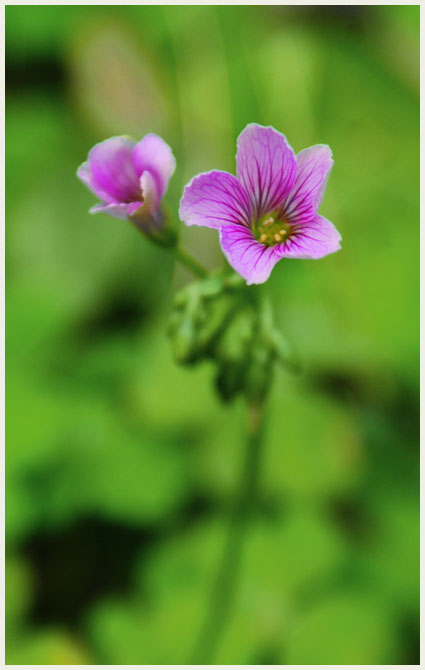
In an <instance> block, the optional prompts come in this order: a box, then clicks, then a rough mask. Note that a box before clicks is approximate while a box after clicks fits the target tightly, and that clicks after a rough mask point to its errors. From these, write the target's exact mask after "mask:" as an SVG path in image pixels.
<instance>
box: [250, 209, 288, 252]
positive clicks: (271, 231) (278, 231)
mask: <svg viewBox="0 0 425 670" xmlns="http://www.w3.org/2000/svg"><path fill="white" fill-rule="evenodd" d="M291 230H292V226H291V224H290V223H288V222H287V221H285V220H284V219H278V218H276V217H275V216H273V215H272V214H267V215H266V216H263V218H262V219H259V221H257V223H254V226H253V233H254V235H255V237H256V238H257V240H258V241H259V242H261V243H262V244H265V245H267V246H268V247H274V246H275V244H280V243H281V242H284V241H285V240H287V239H288V238H289V237H290V235H291Z"/></svg>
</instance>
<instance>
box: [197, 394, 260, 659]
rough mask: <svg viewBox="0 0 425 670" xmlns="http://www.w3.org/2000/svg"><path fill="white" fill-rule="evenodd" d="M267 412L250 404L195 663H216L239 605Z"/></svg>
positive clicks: (256, 501) (255, 404) (257, 485)
mask: <svg viewBox="0 0 425 670" xmlns="http://www.w3.org/2000/svg"><path fill="white" fill-rule="evenodd" d="M264 413H265V405H264V402H261V403H254V402H253V403H250V404H248V421H247V425H248V432H247V435H246V450H245V457H244V458H245V460H244V463H243V468H242V472H241V479H240V487H239V493H238V495H237V498H236V500H235V504H234V506H233V510H232V513H231V517H230V522H229V527H228V534H227V540H226V544H225V547H224V551H223V554H222V558H221V562H220V564H219V566H218V569H217V573H216V577H215V579H214V581H213V584H212V588H211V593H210V599H209V603H208V608H207V612H206V616H205V619H204V622H203V624H202V627H201V631H200V634H199V638H198V640H197V642H196V645H195V648H194V650H193V654H192V658H191V659H190V660H189V663H190V664H191V665H201V664H202V665H210V664H213V663H214V657H215V654H216V651H217V649H218V646H219V644H220V639H221V636H222V633H223V631H224V629H225V627H226V624H227V622H228V620H229V617H230V616H231V614H232V609H233V607H234V605H235V600H236V597H237V588H238V573H239V567H240V563H241V560H242V556H243V548H244V540H245V538H246V533H247V529H248V527H249V523H250V521H251V519H252V517H253V515H254V514H255V510H256V506H257V504H258V487H259V476H260V472H261V454H262V445H263V437H264Z"/></svg>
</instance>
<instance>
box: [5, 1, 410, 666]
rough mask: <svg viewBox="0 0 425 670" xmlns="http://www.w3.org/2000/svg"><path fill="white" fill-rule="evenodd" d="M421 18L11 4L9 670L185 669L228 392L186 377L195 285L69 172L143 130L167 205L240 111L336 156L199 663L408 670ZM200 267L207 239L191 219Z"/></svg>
mask: <svg viewBox="0 0 425 670" xmlns="http://www.w3.org/2000/svg"><path fill="white" fill-rule="evenodd" d="M418 49H419V7H417V6H410V7H409V6H369V7H368V6H341V7H338V6H308V7H307V6H286V7H284V6H281V7H278V6H245V7H244V6H181V7H179V6H164V7H161V6H109V7H108V6H49V5H45V6H8V7H7V8H6V55H7V69H6V74H7V110H6V166H7V173H6V179H7V183H6V189H7V200H6V211H7V239H6V258H7V267H6V272H7V294H6V307H7V320H6V329H7V331H6V332H7V340H6V342H7V403H6V410H7V456H6V459H7V462H6V465H7V474H6V493H7V498H6V538H7V573H6V574H7V621H6V631H7V662H8V663H10V664H20V663H22V664H42V665H43V664H96V663H99V664H182V663H185V662H187V661H188V658H189V657H190V654H191V651H192V650H193V646H194V644H195V641H196V638H197V635H198V633H199V628H200V625H201V623H202V620H203V615H204V612H205V609H206V604H207V596H208V593H209V589H210V586H211V580H212V578H213V576H214V570H215V567H216V565H217V563H218V561H219V557H220V555H221V552H222V548H223V544H224V538H225V533H226V528H227V520H228V511H229V506H230V505H231V503H232V500H233V498H232V496H233V494H234V491H235V490H236V488H237V482H238V476H239V470H240V462H241V459H242V450H243V440H242V434H243V430H244V425H245V420H246V417H245V410H244V406H243V403H242V402H240V401H236V402H235V403H233V404H231V405H229V406H225V405H223V404H222V403H220V402H219V400H218V399H217V398H216V396H215V393H214V389H213V385H212V383H211V382H212V374H213V371H212V368H211V367H210V366H209V365H208V364H205V365H202V366H200V367H199V368H194V369H191V370H188V369H184V368H179V367H178V366H176V365H175V364H174V362H173V360H172V356H171V351H170V346H169V342H168V341H167V338H166V334H165V330H166V319H167V316H168V313H169V309H170V303H171V297H172V295H173V293H174V291H175V290H176V289H178V288H179V287H181V286H183V285H184V284H185V283H186V282H187V281H188V280H189V279H190V276H189V275H188V274H187V272H186V271H184V270H182V269H181V268H176V267H173V264H172V262H171V260H170V258H169V257H168V256H167V253H166V252H164V251H162V250H160V249H156V248H153V247H152V246H151V245H150V244H149V242H148V241H146V240H144V239H143V238H142V237H141V236H140V235H139V234H138V233H137V231H136V230H135V229H133V228H132V227H131V226H130V225H128V224H126V223H124V222H121V221H118V220H114V219H111V218H108V217H106V216H102V215H98V216H96V217H90V215H89V214H88V208H89V207H90V206H91V205H93V204H94V202H95V198H94V197H93V196H92V195H91V194H90V193H89V192H88V191H87V190H86V189H85V188H84V187H83V185H82V184H81V183H79V182H78V180H77V179H76V176H75V171H76V168H77V166H78V165H79V164H80V163H81V162H82V161H83V160H85V158H86V155H87V152H88V150H89V149H90V147H91V146H92V145H93V144H94V143H95V142H98V141H100V140H102V139H104V138H106V137H109V136H111V135H117V134H130V135H133V136H134V137H135V138H141V137H142V136H143V135H144V134H146V133H147V132H150V131H154V132H157V133H159V134H161V135H162V136H163V137H164V139H165V140H166V141H167V142H168V143H169V144H170V145H171V146H172V147H173V149H174V153H175V155H176V158H177V164H178V170H177V172H176V174H175V176H174V177H173V179H172V181H171V183H170V188H169V192H168V194H167V201H168V204H169V205H170V207H171V208H173V209H174V210H176V208H177V206H178V201H179V198H180V195H181V192H182V188H183V186H184V184H185V183H186V182H187V181H188V180H189V179H190V178H191V177H192V176H193V175H194V174H196V173H198V172H201V171H205V170H209V169H212V168H216V169H224V170H229V171H232V172H234V169H235V164H234V154H235V140H236V137H237V135H238V134H239V132H240V131H241V130H242V129H243V128H244V126H245V125H246V124H247V123H249V122H252V121H256V122H258V123H263V124H265V125H269V124H270V125H273V126H275V127H276V128H277V129H278V130H280V131H281V132H283V133H285V134H286V135H287V137H288V139H289V141H290V143H291V144H292V146H293V147H294V149H295V150H296V151H299V150H301V149H303V148H304V147H306V146H309V145H312V144H315V143H327V144H329V145H330V146H331V148H332V149H333V152H334V158H335V167H334V170H333V172H332V174H331V178H330V180H329V185H328V189H327V193H326V196H325V199H324V202H323V205H322V208H321V212H322V213H323V214H324V215H325V216H326V217H328V218H329V219H330V220H331V221H333V222H334V223H335V225H336V226H337V228H338V229H339V230H340V231H341V233H342V237H343V248H342V251H340V252H339V253H337V254H335V255H332V256H329V257H328V258H326V259H324V260H322V261H320V262H317V263H316V262H312V261H283V262H281V263H280V264H279V265H278V266H276V268H275V270H274V272H273V274H272V277H271V279H270V281H269V282H268V284H267V289H268V291H269V292H270V294H271V296H272V299H273V304H274V309H275V312H276V315H277V318H278V320H279V323H280V326H281V328H282V330H283V331H284V332H285V333H286V335H287V338H288V339H289V341H290V342H291V343H292V345H293V346H294V348H295V349H296V350H297V352H298V353H299V355H300V357H301V359H302V361H303V364H304V372H303V374H302V375H301V376H300V377H298V378H292V377H290V376H288V375H287V374H285V372H284V371H283V370H282V371H279V372H278V374H277V376H276V379H275V384H274V388H273V393H272V396H271V400H270V416H269V419H270V421H269V425H268V428H267V433H266V441H265V449H264V454H263V462H262V469H261V473H260V479H261V495H260V504H259V508H258V510H257V512H256V515H255V519H254V520H253V522H252V524H251V526H250V528H249V530H248V536H247V538H246V545H245V549H244V554H243V562H242V565H241V572H240V576H239V581H238V591H237V598H236V601H235V606H234V608H233V610H232V612H231V616H230V618H229V621H228V625H227V627H226V629H225V631H224V634H223V636H222V638H221V640H220V644H219V646H218V649H217V654H216V657H215V659H214V660H215V662H216V663H217V664H244V663H250V664H254V663H255V664H258V663H260V664H370V665H372V664H385V663H388V664H409V663H410V664H413V663H418V662H419V649H418V647H419V630H418V618H419V605H418V584H419V574H418V573H419V568H418V563H419V506H418V496H419V482H418V472H419V467H418V466H419V448H418V431H419V417H418V412H419V410H418V344H419V325H418V316H419V310H418V298H419V289H418V274H419V254H418V241H419V225H418V220H419V219H418V213H419V212H418V209H419V188H418V175H419V157H418V152H419V142H418V140H419V98H418V90H419V83H418V78H419V59H418ZM181 233H182V238H183V243H184V245H185V246H186V247H187V248H188V249H190V250H191V251H192V252H193V253H194V254H195V255H196V256H197V257H198V259H199V260H200V261H201V262H202V263H204V264H205V265H206V266H208V267H209V268H211V269H212V268H216V267H219V266H220V264H222V263H223V260H222V255H221V252H220V249H219V246H218V242H217V235H216V233H215V231H210V230H206V229H193V228H192V229H185V230H182V231H181Z"/></svg>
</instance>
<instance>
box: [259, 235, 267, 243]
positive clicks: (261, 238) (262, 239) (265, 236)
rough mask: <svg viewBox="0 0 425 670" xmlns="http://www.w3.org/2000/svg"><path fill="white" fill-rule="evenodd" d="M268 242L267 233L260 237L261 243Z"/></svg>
mask: <svg viewBox="0 0 425 670" xmlns="http://www.w3.org/2000/svg"><path fill="white" fill-rule="evenodd" d="M266 240H267V235H266V233H263V234H262V235H261V237H260V242H265V241H266Z"/></svg>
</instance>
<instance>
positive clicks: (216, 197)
mask: <svg viewBox="0 0 425 670" xmlns="http://www.w3.org/2000/svg"><path fill="white" fill-rule="evenodd" d="M332 165H333V160H332V152H331V150H330V149H329V147H328V146H326V145H323V144H317V145H315V146H313V147H310V148H308V149H304V150H303V151H301V152H300V153H299V154H297V155H296V156H295V154H294V152H293V150H292V148H291V147H290V146H289V144H288V142H287V141H286V138H285V136H284V135H282V134H281V133H279V132H277V131H276V130H275V129H274V128H272V127H270V126H269V127H264V126H259V125H257V124H255V123H251V124H249V125H248V126H247V127H246V128H245V130H243V131H242V133H241V134H240V135H239V138H238V142H237V154H236V168H237V169H236V174H237V176H236V177H235V176H233V175H232V174H229V173H227V172H221V171H218V170H213V171H212V172H206V173H204V174H200V175H198V176H197V177H194V178H193V179H192V181H191V182H190V183H189V184H187V186H186V188H185V190H184V193H183V197H182V199H181V202H180V218H181V219H182V220H183V221H184V222H185V223H186V224H187V225H188V226H192V225H195V226H207V227H209V228H217V229H218V230H219V234H220V244H221V246H222V249H223V252H224V254H225V256H226V258H227V259H228V261H229V263H230V264H231V265H232V266H233V268H234V269H235V270H236V271H237V272H239V274H240V275H242V277H244V279H246V281H247V283H248V284H261V283H263V282H265V281H266V280H267V279H268V277H269V276H270V273H271V271H272V269H273V267H274V265H275V264H276V263H277V262H278V261H279V260H280V259H281V258H322V257H323V256H326V255H327V254H331V253H333V252H334V251H338V249H339V248H340V240H341V236H340V234H339V233H338V231H337V230H336V228H335V227H334V226H333V224H332V223H331V222H330V221H328V220H327V219H325V218H324V217H323V216H319V215H318V214H317V210H318V208H319V206H320V203H321V201H322V198H323V194H324V190H325V187H326V182H327V178H328V175H329V172H330V170H331V168H332Z"/></svg>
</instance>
